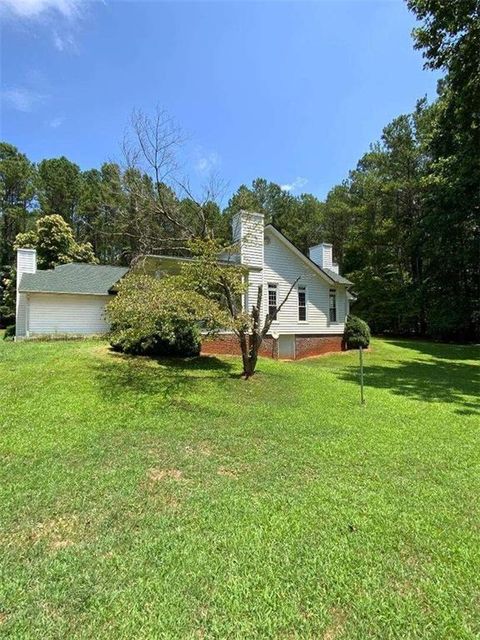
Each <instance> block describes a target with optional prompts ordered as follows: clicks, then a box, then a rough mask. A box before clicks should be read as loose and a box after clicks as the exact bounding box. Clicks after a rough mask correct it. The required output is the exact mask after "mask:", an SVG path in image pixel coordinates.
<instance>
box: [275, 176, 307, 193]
mask: <svg viewBox="0 0 480 640" xmlns="http://www.w3.org/2000/svg"><path fill="white" fill-rule="evenodd" d="M307 182H308V180H307V179H306V178H300V177H298V178H295V180H293V182H287V184H281V185H280V188H281V190H282V191H287V192H289V193H290V192H291V191H297V190H298V189H301V188H302V187H304V186H305V185H306V184H307Z"/></svg>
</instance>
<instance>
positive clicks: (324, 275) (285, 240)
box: [265, 223, 347, 287]
mask: <svg viewBox="0 0 480 640" xmlns="http://www.w3.org/2000/svg"><path fill="white" fill-rule="evenodd" d="M265 229H269V230H270V229H271V230H272V231H274V232H275V234H276V235H277V237H278V238H279V239H280V240H281V241H282V242H283V243H284V244H286V245H287V247H288V248H289V249H291V250H292V251H293V253H295V255H297V256H298V257H299V258H300V259H301V260H303V261H304V262H305V263H306V264H308V266H309V267H311V268H312V269H313V270H314V271H316V272H317V275H320V276H321V277H322V278H325V280H327V282H328V283H329V284H334V285H339V284H341V283H340V282H335V280H334V279H333V278H331V277H330V276H329V275H328V274H327V273H325V271H324V270H323V269H322V268H321V267H319V266H318V264H317V263H316V262H314V261H313V260H312V259H311V258H309V257H308V256H306V255H305V254H304V253H302V252H301V251H300V249H297V247H296V246H295V245H294V244H293V243H292V242H290V240H289V239H288V238H287V237H286V236H284V235H283V233H282V232H281V231H279V230H278V229H277V227H275V226H274V225H273V224H272V223H270V224H267V225H265ZM342 286H343V287H346V286H347V285H345V284H343V285H342Z"/></svg>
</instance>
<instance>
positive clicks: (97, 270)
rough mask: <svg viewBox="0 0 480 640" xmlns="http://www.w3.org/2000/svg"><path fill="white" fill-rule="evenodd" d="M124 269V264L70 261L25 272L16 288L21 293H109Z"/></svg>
mask: <svg viewBox="0 0 480 640" xmlns="http://www.w3.org/2000/svg"><path fill="white" fill-rule="evenodd" d="M127 271H128V268H127V267H111V266H108V265H99V264H85V263H79V262H71V263H69V264H61V265H59V266H57V267H55V268H54V269H50V270H47V271H37V272H36V273H24V274H23V275H22V278H21V280H20V286H19V289H18V290H19V291H20V292H21V293H80V294H90V295H108V294H109V293H110V289H111V288H112V287H113V285H114V284H115V283H116V282H118V281H119V280H120V278H123V276H124V275H125V274H126V273H127Z"/></svg>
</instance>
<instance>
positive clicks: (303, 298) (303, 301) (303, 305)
mask: <svg viewBox="0 0 480 640" xmlns="http://www.w3.org/2000/svg"><path fill="white" fill-rule="evenodd" d="M298 319H299V321H300V322H305V320H306V319H307V290H306V288H305V287H298Z"/></svg>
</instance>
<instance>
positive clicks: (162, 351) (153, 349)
mask: <svg viewBox="0 0 480 640" xmlns="http://www.w3.org/2000/svg"><path fill="white" fill-rule="evenodd" d="M173 324H174V326H173V329H172V331H173V335H171V336H169V337H168V338H166V337H165V335H164V333H163V330H162V328H160V327H159V330H158V332H153V333H150V334H145V335H139V334H138V331H136V330H134V329H133V327H128V326H123V327H118V326H116V327H113V328H112V331H111V334H110V344H111V346H112V348H113V349H114V350H115V351H120V352H122V353H129V354H131V355H143V356H166V357H183V358H187V357H191V356H198V355H199V353H200V346H201V340H200V332H199V330H198V328H197V327H196V326H195V325H192V324H190V323H186V322H182V321H177V322H174V323H173Z"/></svg>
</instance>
